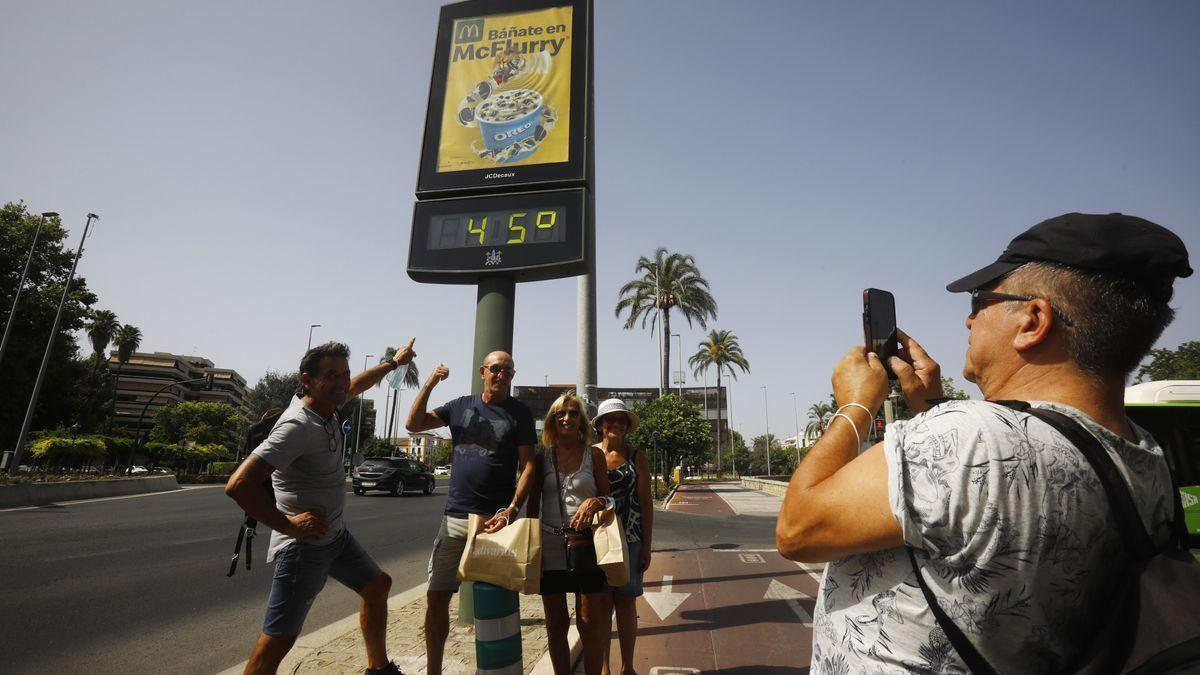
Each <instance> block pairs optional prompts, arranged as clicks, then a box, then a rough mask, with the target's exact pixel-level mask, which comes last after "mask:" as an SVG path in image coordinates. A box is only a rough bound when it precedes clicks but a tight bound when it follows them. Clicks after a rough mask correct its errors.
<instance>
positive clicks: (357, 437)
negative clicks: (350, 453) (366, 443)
mask: <svg viewBox="0 0 1200 675" xmlns="http://www.w3.org/2000/svg"><path fill="white" fill-rule="evenodd" d="M373 356H375V355H374V354H367V355H366V356H364V357H363V370H366V369H367V364H368V363H370V361H371V357H373ZM366 395H367V392H365V391H364V392H363V393H361V394H359V395H358V421H357V422H355V423H354V454H356V455H357V454H358V449H359V445H358V444H359V443H361V442H362V408H363V398H364V397H366Z"/></svg>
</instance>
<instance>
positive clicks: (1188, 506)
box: [1125, 380, 1200, 548]
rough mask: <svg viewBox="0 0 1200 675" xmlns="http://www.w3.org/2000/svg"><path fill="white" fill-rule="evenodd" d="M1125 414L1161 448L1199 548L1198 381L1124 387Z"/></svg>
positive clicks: (1194, 542) (1172, 381) (1199, 431)
mask: <svg viewBox="0 0 1200 675" xmlns="http://www.w3.org/2000/svg"><path fill="white" fill-rule="evenodd" d="M1125 412H1126V414H1127V415H1129V419H1131V420H1133V422H1134V423H1135V424H1137V425H1138V426H1140V427H1142V428H1143V429H1145V430H1146V431H1149V432H1150V433H1151V434H1153V435H1154V438H1155V439H1156V440H1157V441H1158V442H1159V443H1160V444H1162V447H1163V450H1164V451H1165V452H1166V455H1167V463H1168V464H1169V465H1170V466H1171V473H1172V474H1173V475H1174V478H1175V486H1176V487H1177V488H1178V489H1179V496H1180V498H1181V499H1182V500H1183V513H1184V522H1185V523H1187V530H1188V537H1189V540H1190V541H1189V543H1190V545H1191V546H1192V548H1198V547H1200V380H1162V381H1159V382H1144V383H1142V384H1135V385H1133V386H1132V387H1127V388H1126V389H1125Z"/></svg>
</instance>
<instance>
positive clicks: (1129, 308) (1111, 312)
mask: <svg viewBox="0 0 1200 675" xmlns="http://www.w3.org/2000/svg"><path fill="white" fill-rule="evenodd" d="M1005 291H1006V292H1009V293H1017V294H1023V295H1035V296H1037V297H1041V298H1046V299H1047V300H1050V301H1051V302H1052V303H1053V306H1054V308H1056V309H1059V310H1060V311H1062V312H1063V313H1064V314H1066V315H1067V316H1069V317H1070V318H1071V321H1072V322H1073V323H1074V325H1073V326H1070V327H1067V326H1066V325H1065V324H1060V325H1063V336H1064V341H1065V342H1066V345H1067V353H1068V355H1069V356H1070V357H1071V360H1072V361H1074V362H1075V365H1076V366H1078V367H1079V369H1080V370H1082V371H1083V372H1085V373H1087V374H1089V375H1092V376H1097V377H1101V378H1108V377H1121V378H1126V377H1128V376H1129V374H1130V373H1132V372H1133V370H1134V369H1135V368H1137V366H1138V364H1139V363H1141V362H1142V359H1144V358H1145V357H1146V355H1147V354H1149V353H1150V348H1151V347H1153V346H1154V343H1155V342H1156V341H1157V340H1158V338H1159V336H1160V335H1162V332H1163V330H1165V329H1166V327H1167V326H1168V325H1170V324H1171V321H1173V320H1174V319H1175V310H1174V309H1171V307H1170V306H1169V305H1168V304H1167V303H1166V301H1158V300H1155V299H1154V295H1153V293H1151V291H1150V290H1149V289H1148V288H1146V287H1144V286H1143V285H1141V284H1139V283H1137V282H1136V281H1134V280H1132V279H1129V278H1127V277H1120V276H1117V275H1114V274H1107V273H1101V272H1089V271H1086V270H1080V269H1076V268H1072V267H1066V266H1063V265H1058V264H1055V263H1047V262H1033V263H1026V264H1025V265H1022V266H1021V267H1019V268H1017V269H1016V270H1015V271H1013V272H1012V273H1011V274H1010V275H1009V276H1008V277H1007V278H1006V279H1005ZM1009 311H1016V307H1013V308H1012V309H1010V310H1009Z"/></svg>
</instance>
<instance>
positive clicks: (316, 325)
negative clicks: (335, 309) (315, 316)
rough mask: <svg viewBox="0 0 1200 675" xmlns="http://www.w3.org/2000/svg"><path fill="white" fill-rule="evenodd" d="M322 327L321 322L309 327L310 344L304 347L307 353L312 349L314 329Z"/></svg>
mask: <svg viewBox="0 0 1200 675" xmlns="http://www.w3.org/2000/svg"><path fill="white" fill-rule="evenodd" d="M320 327H321V324H319V323H314V324H312V325H311V326H309V327H308V346H307V347H305V348H304V352H305V353H306V354H307V353H308V350H310V349H312V329H314V328H320Z"/></svg>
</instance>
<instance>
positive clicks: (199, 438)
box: [150, 401, 239, 449]
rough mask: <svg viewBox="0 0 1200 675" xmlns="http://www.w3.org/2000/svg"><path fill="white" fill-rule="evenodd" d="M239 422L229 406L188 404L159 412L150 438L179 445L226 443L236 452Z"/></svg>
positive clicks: (223, 404) (220, 404)
mask: <svg viewBox="0 0 1200 675" xmlns="http://www.w3.org/2000/svg"><path fill="white" fill-rule="evenodd" d="M238 421H239V420H238V415H237V412H236V411H235V410H234V409H233V407H232V406H230V405H228V404H226V403H199V402H194V401H185V402H183V403H180V404H178V405H175V406H171V407H169V408H163V409H162V410H159V411H158V412H157V413H155V415H154V429H153V430H152V431H151V432H150V439H151V440H154V441H158V442H160V443H168V444H175V445H182V444H187V443H195V444H198V445H212V444H223V445H225V446H226V447H227V448H229V449H232V448H234V447H236V446H235V445H234V443H235V442H236V435H237V428H238Z"/></svg>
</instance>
